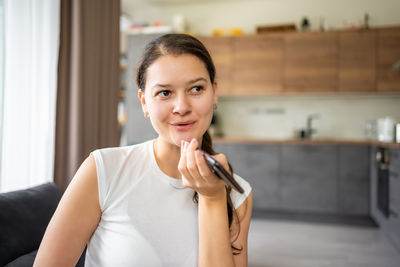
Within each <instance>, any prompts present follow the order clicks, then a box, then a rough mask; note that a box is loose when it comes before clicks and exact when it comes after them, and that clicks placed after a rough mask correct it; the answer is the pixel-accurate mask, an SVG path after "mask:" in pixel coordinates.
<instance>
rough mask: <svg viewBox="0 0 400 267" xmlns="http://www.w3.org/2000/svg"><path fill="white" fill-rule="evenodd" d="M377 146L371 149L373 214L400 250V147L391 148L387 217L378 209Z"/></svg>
mask: <svg viewBox="0 0 400 267" xmlns="http://www.w3.org/2000/svg"><path fill="white" fill-rule="evenodd" d="M376 152H377V147H371V150H370V185H371V186H370V190H371V192H370V195H371V208H370V211H371V213H370V214H371V216H372V217H373V218H374V220H375V222H376V223H377V224H378V225H379V227H380V228H381V229H382V231H383V232H385V233H386V235H387V236H388V238H389V239H390V240H391V241H392V242H393V243H394V245H395V246H396V247H397V248H398V250H400V176H399V174H400V148H391V149H390V150H389V155H390V157H389V158H390V164H389V211H390V212H389V216H388V217H385V216H384V215H383V214H382V212H381V211H380V210H379V209H378V205H377V202H378V201H377V195H378V194H377V193H378V192H377V189H378V186H377V185H378V166H377V164H376Z"/></svg>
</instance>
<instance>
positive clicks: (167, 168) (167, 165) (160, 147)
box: [153, 137, 181, 179]
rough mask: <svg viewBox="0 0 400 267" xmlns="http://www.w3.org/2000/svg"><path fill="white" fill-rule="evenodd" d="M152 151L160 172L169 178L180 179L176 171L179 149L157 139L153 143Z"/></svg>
mask: <svg viewBox="0 0 400 267" xmlns="http://www.w3.org/2000/svg"><path fill="white" fill-rule="evenodd" d="M153 151H154V156H155V158H156V162H157V164H158V167H159V168H160V169H161V171H162V172H163V173H165V174H166V175H168V176H170V177H174V178H177V179H181V174H180V172H179V170H178V163H179V159H180V157H181V148H180V147H179V146H177V145H175V144H171V143H169V142H166V141H164V140H162V139H161V138H160V137H158V138H156V140H155V141H154V143H153Z"/></svg>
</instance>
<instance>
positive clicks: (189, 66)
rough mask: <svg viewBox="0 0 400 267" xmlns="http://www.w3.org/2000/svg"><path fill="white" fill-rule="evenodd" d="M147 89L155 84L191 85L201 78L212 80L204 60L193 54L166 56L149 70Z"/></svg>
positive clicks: (155, 62) (159, 59)
mask: <svg viewBox="0 0 400 267" xmlns="http://www.w3.org/2000/svg"><path fill="white" fill-rule="evenodd" d="M146 76H147V78H146V87H147V86H148V85H150V86H153V85H154V84H171V83H189V82H190V81H193V80H197V79H200V78H203V79H205V80H206V81H209V80H210V77H209V74H208V71H207V68H206V66H205V64H204V62H203V61H202V60H200V59H199V58H198V57H196V56H194V55H191V54H183V55H179V56H175V55H165V56H161V57H160V58H158V59H157V60H155V61H154V62H153V63H152V64H151V65H150V66H149V68H148V69H147V74H146Z"/></svg>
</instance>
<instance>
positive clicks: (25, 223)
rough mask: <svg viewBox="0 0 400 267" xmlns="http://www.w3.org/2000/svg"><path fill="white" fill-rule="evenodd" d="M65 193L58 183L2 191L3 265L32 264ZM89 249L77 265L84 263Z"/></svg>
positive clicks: (0, 234)
mask: <svg viewBox="0 0 400 267" xmlns="http://www.w3.org/2000/svg"><path fill="white" fill-rule="evenodd" d="M61 195H62V192H61V191H60V189H59V188H58V187H57V186H56V184H55V183H46V184H42V185H39V186H35V187H31V188H28V189H25V190H18V191H12V192H7V193H2V194H0V266H7V267H17V266H18V267H25V266H32V265H33V261H34V259H35V256H36V253H37V250H38V248H39V245H40V242H41V240H42V237H43V235H44V232H45V230H46V227H47V225H48V223H49V221H50V219H51V217H52V215H53V213H54V211H55V210H56V208H57V205H58V202H59V201H60V198H61ZM84 254H85V252H84V253H83V254H82V256H81V258H80V260H79V262H78V264H77V265H76V266H79V267H80V266H84V257H85V255H84Z"/></svg>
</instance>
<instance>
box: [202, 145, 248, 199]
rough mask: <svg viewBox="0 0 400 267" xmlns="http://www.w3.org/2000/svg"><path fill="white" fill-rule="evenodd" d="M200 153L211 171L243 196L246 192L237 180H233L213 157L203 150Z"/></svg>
mask: <svg viewBox="0 0 400 267" xmlns="http://www.w3.org/2000/svg"><path fill="white" fill-rule="evenodd" d="M199 150H200V152H201V153H202V154H203V156H204V159H205V160H206V162H207V164H208V166H209V167H210V169H211V170H212V171H213V172H214V173H215V174H216V175H217V176H218V177H219V178H221V179H222V180H224V181H225V182H226V183H227V184H228V185H230V186H231V187H232V188H233V189H235V190H236V191H238V192H239V193H241V194H243V193H244V190H243V188H242V187H241V186H240V184H239V183H238V182H236V180H235V178H233V176H232V175H230V173H229V172H227V171H226V170H225V168H224V167H222V165H221V164H220V163H219V162H218V161H217V160H216V159H214V158H213V157H211V156H210V155H208V154H207V153H205V152H204V151H203V150H201V149H199Z"/></svg>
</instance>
